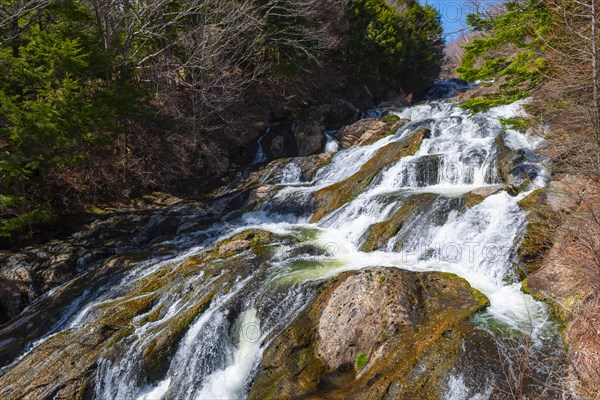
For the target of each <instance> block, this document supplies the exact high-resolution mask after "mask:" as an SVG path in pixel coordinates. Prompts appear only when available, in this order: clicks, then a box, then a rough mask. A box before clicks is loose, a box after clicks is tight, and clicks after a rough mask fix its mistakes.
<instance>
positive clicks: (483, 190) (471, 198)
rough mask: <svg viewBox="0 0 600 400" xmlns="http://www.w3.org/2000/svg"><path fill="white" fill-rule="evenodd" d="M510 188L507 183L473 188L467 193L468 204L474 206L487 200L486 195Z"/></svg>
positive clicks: (469, 206) (468, 206)
mask: <svg viewBox="0 0 600 400" xmlns="http://www.w3.org/2000/svg"><path fill="white" fill-rule="evenodd" d="M508 189H509V188H508V187H507V185H492V186H485V187H480V188H477V189H473V190H471V191H470V192H469V193H466V194H465V198H466V206H467V208H471V207H474V206H476V205H477V204H479V203H481V202H482V201H483V200H485V198H486V197H488V196H491V195H493V194H496V193H498V192H500V191H502V190H508Z"/></svg>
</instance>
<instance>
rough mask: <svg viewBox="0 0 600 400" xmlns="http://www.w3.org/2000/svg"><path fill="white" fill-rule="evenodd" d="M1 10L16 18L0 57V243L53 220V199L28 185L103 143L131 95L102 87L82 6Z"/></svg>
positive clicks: (118, 87) (114, 86) (115, 83)
mask: <svg viewBox="0 0 600 400" xmlns="http://www.w3.org/2000/svg"><path fill="white" fill-rule="evenodd" d="M2 6H3V7H2V9H3V10H4V11H6V10H9V9H10V7H13V11H12V12H11V15H13V14H15V15H19V16H20V18H18V19H16V20H14V19H13V20H12V21H9V22H8V23H6V22H5V23H4V24H3V26H10V29H5V30H3V31H2V33H3V35H2V36H3V37H4V38H5V42H4V47H3V48H1V49H0V64H1V65H2V67H3V68H2V70H3V75H2V76H0V110H1V111H0V147H1V153H0V216H1V217H2V219H1V220H0V236H8V235H9V233H10V232H11V231H13V230H16V229H20V228H23V227H25V226H27V225H28V224H30V223H34V222H40V221H43V220H46V219H48V218H49V217H50V215H51V202H52V198H51V197H52V196H50V195H49V194H48V193H47V192H44V191H42V190H39V189H40V188H39V187H37V189H38V190H31V189H33V187H32V186H30V185H28V182H29V181H30V180H32V179H34V178H35V179H36V180H38V181H40V182H45V181H46V182H47V180H48V179H49V177H50V176H51V175H52V174H53V171H56V170H57V169H60V168H61V167H62V166H65V165H72V164H75V163H78V162H81V161H83V160H84V159H85V157H86V152H87V148H89V147H94V146H101V145H104V144H107V143H109V142H110V141H111V140H112V139H113V133H114V132H116V131H117V130H118V125H119V124H118V121H119V118H120V117H122V116H123V115H124V114H126V113H127V112H128V111H129V110H131V106H130V104H133V103H134V102H133V101H132V96H131V94H132V93H135V91H131V90H129V89H128V88H125V87H123V82H120V81H119V80H106V79H105V77H106V76H107V74H108V75H109V74H110V73H111V72H112V67H111V65H110V62H107V61H106V57H104V56H103V55H102V50H101V49H100V48H99V47H98V40H97V36H96V35H97V32H96V31H94V30H93V29H90V25H89V15H88V14H87V11H86V10H85V8H83V6H82V5H81V3H78V2H75V1H64V2H57V3H44V2H38V3H35V4H34V5H31V3H21V2H14V3H13V2H3V4H2ZM23 10H26V11H23ZM9 19H10V18H9ZM15 22H16V24H15Z"/></svg>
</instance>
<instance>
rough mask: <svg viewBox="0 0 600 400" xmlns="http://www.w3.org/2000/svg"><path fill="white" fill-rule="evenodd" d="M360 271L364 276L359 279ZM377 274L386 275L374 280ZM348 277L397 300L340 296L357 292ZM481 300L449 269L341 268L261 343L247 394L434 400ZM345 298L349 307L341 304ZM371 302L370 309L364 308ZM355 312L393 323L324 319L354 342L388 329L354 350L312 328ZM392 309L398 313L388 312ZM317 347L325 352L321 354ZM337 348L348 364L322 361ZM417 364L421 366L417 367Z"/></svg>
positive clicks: (370, 293)
mask: <svg viewBox="0 0 600 400" xmlns="http://www.w3.org/2000/svg"><path fill="white" fill-rule="evenodd" d="M365 274H366V275H368V276H367V277H366V278H365V279H361V276H364V275H365ZM379 275H385V276H386V279H385V280H383V281H382V280H378V279H376V277H377V276H379ZM351 280H356V283H357V284H360V285H364V284H365V283H366V284H368V285H369V287H368V289H367V290H366V294H363V295H364V296H368V298H370V299H371V298H379V297H381V296H382V295H383V296H384V297H387V296H389V295H392V298H396V299H397V300H400V299H402V300H400V303H399V304H396V303H393V304H388V303H386V302H376V303H375V304H373V302H370V301H367V299H365V300H364V301H363V300H361V299H360V298H359V299H358V300H356V301H354V302H351V304H350V303H347V302H346V301H345V300H344V299H345V297H344V296H348V295H352V293H355V294H354V296H356V295H358V296H360V295H361V294H360V293H356V292H354V291H353V290H352V288H353V285H352V284H351V283H350V281H351ZM340 290H342V292H340ZM344 291H345V292H344ZM346 292H347V293H346ZM344 293H346V294H344ZM386 293H387V294H386ZM340 296H342V297H340ZM373 296H375V297H373ZM398 296H400V297H398ZM405 296H408V297H405ZM332 302H334V303H332ZM334 304H336V305H334ZM488 304H489V301H488V300H487V298H486V297H485V296H484V295H483V294H481V293H480V292H478V291H476V290H475V289H473V288H471V286H470V285H469V284H468V283H467V282H466V281H464V280H463V279H461V278H459V277H457V276H456V275H453V274H446V273H438V272H427V273H415V272H409V271H403V270H399V269H395V268H381V267H377V268H369V269H366V270H361V271H351V272H345V273H342V274H341V275H339V276H338V277H337V278H334V279H333V280H332V281H330V282H328V283H327V284H324V285H323V286H322V288H321V292H320V294H319V295H318V296H317V297H316V298H315V300H313V302H312V303H311V304H310V305H309V306H308V307H307V308H306V309H305V310H304V311H303V312H302V313H301V314H300V315H299V316H298V317H297V318H296V320H294V321H293V322H292V324H291V325H290V327H289V328H288V329H286V330H285V331H284V332H283V333H282V334H280V335H279V336H278V337H277V338H276V339H275V340H274V341H273V342H272V343H271V345H270V346H269V347H268V348H267V350H266V351H265V353H264V356H263V361H262V364H261V368H260V370H259V373H258V375H257V377H256V380H255V382H254V384H253V386H252V388H251V391H250V393H249V397H248V398H249V399H279V398H310V399H322V398H327V399H348V398H353V399H381V398H386V399H387V398H389V399H392V398H426V399H436V400H437V399H441V398H442V396H443V390H444V388H445V385H446V379H447V374H448V373H449V372H450V371H451V370H452V368H453V367H454V365H455V364H456V362H457V358H458V355H459V353H460V350H461V345H462V341H463V338H464V337H465V335H466V334H468V333H469V332H472V331H473V327H472V326H471V325H470V323H469V317H470V316H471V315H473V314H474V313H476V312H477V311H478V310H481V309H482V308H484V307H486V306H487V305H488ZM345 305H346V306H347V307H350V308H351V310H350V309H348V310H345V309H344V307H346V306H345ZM332 307H334V308H333V309H332ZM336 307H341V308H340V309H339V310H338V309H337V308H336ZM356 307H358V309H356ZM371 307H376V308H377V310H375V311H373V312H371V309H370V308H371ZM406 307H408V309H407V308H406ZM394 310H395V311H394ZM402 310H404V311H402ZM411 310H412V311H411ZM357 312H358V313H359V314H361V315H365V316H366V315H370V317H369V318H370V319H372V318H375V319H377V318H378V317H377V316H378V315H379V316H381V318H382V321H381V322H382V323H384V321H386V320H387V319H389V318H391V320H393V321H396V322H395V323H394V325H393V326H390V327H386V328H382V327H380V324H377V326H375V327H374V329H372V330H371V329H369V328H370V327H368V326H364V327H361V326H350V325H347V324H348V323H347V322H341V323H340V324H338V323H337V322H335V321H334V323H331V321H326V322H327V323H326V324H325V326H335V329H336V332H338V331H339V332H346V333H344V335H346V334H353V335H358V337H357V341H356V345H360V343H362V342H364V340H363V339H364V338H362V339H361V336H362V335H367V334H368V335H370V334H371V333H373V332H375V334H376V335H377V336H378V337H379V336H380V335H381V330H382V329H385V332H388V334H387V335H386V338H385V339H384V340H383V339H382V340H373V341H371V342H370V347H369V348H365V349H362V348H361V349H356V352H357V353H353V350H349V349H346V348H339V349H338V350H336V349H335V347H334V348H331V347H329V346H331V345H334V346H335V343H340V342H337V340H336V339H335V338H332V337H330V336H329V335H328V334H327V333H326V332H323V333H322V334H321V333H320V332H321V330H322V329H323V326H322V321H320V320H321V318H324V317H323V315H325V314H327V315H334V316H335V315H338V314H339V315H338V317H336V318H339V319H340V321H346V319H345V318H346V317H345V315H346V313H351V314H352V315H355V313H357ZM395 312H400V314H399V315H397V316H396V315H388V314H389V313H395ZM351 314H348V315H351ZM351 320H353V321H357V320H356V319H352V318H351ZM358 321H360V318H358ZM384 325H385V324H384ZM367 332H369V333H367ZM335 334H336V333H334V332H332V333H331V335H333V336H335ZM323 335H325V336H323ZM366 342H369V340H367V341H366ZM366 342H365V343H366ZM324 349H329V351H331V353H322V351H325V350H324ZM337 351H339V352H346V353H348V354H356V356H355V358H353V359H351V362H350V365H346V364H342V365H330V364H329V361H327V360H330V359H332V357H333V358H334V359H336V360H340V359H339V356H338V355H337V353H336V352H337ZM359 357H362V358H364V365H361V366H360V368H353V366H354V365H353V364H355V363H356V364H358V363H357V362H356V361H357V360H358V359H359ZM341 360H343V358H342V359H341ZM360 364H362V362H361V363H360ZM423 370H425V371H427V372H426V373H425V374H423V373H422V371H423ZM424 395H426V396H428V397H423V396H424Z"/></svg>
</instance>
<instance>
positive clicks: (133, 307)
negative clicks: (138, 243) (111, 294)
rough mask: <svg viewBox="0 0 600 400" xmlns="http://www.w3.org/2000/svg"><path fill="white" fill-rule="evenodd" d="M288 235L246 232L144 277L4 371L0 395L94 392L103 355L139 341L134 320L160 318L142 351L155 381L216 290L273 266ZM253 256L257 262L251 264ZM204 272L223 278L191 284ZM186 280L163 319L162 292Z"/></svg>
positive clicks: (67, 395)
mask: <svg viewBox="0 0 600 400" xmlns="http://www.w3.org/2000/svg"><path fill="white" fill-rule="evenodd" d="M282 240H289V241H294V239H293V238H287V239H284V238H282V237H279V236H277V235H273V234H271V233H269V232H265V231H261V230H249V231H246V232H241V233H239V234H237V235H234V236H232V237H230V238H228V239H226V240H224V241H223V242H221V243H219V244H217V245H216V246H214V247H213V248H212V249H210V250H208V251H205V252H202V253H200V254H198V255H196V256H193V257H189V258H188V259H186V260H184V261H183V262H178V263H174V264H170V265H168V264H166V265H164V266H163V267H162V268H159V269H158V270H156V271H154V272H152V273H150V274H148V275H146V276H144V277H142V278H141V279H140V280H139V281H137V282H135V283H134V284H133V285H132V286H131V288H130V290H129V292H128V293H126V294H125V295H123V296H122V297H120V298H117V299H113V300H111V301H107V302H103V303H100V304H99V305H97V306H96V310H95V313H97V318H96V319H95V320H94V322H93V323H90V324H87V325H84V326H83V327H81V328H73V329H68V330H65V331H62V332H59V333H58V334H56V335H53V336H51V337H49V338H48V339H47V340H46V341H44V342H43V343H41V344H40V345H38V346H36V347H35V348H34V349H33V350H32V351H31V352H30V353H28V354H27V355H26V356H25V357H24V358H23V359H21V360H20V361H19V363H17V364H16V365H15V366H13V367H12V368H10V369H8V370H7V371H6V372H5V373H4V375H2V376H0V398H2V399H7V400H9V399H15V400H16V399H44V398H61V399H62V398H65V399H67V398H69V399H70V398H82V397H83V398H85V396H87V395H89V390H90V389H89V388H90V382H93V379H94V375H95V370H96V367H97V363H98V360H99V359H100V358H103V359H109V360H110V359H113V358H115V359H118V358H119V357H120V355H121V354H122V353H123V352H125V351H126V350H127V349H128V346H130V345H131V343H132V342H133V341H134V340H136V336H135V335H134V332H135V331H136V325H135V323H134V320H137V322H138V323H139V322H143V321H144V322H148V321H161V323H160V324H158V325H156V326H153V327H152V328H151V329H152V337H153V338H154V339H153V340H152V341H150V342H149V343H148V346H147V347H145V348H144V349H143V352H142V355H141V358H142V361H143V366H144V367H145V368H146V372H147V378H148V379H149V380H150V381H152V380H157V379H160V378H161V377H162V376H163V375H164V372H165V371H166V370H167V368H168V365H169V362H170V359H171V358H172V356H173V354H174V352H175V350H176V348H177V344H178V342H179V341H180V340H181V338H182V337H183V336H184V334H185V332H186V331H187V329H188V327H189V326H190V324H191V323H192V322H193V321H194V320H195V319H196V318H197V317H198V316H199V315H200V314H201V313H202V312H203V311H204V310H205V309H206V308H207V307H208V306H209V304H210V302H211V300H212V298H213V296H214V295H215V294H216V293H217V292H221V293H225V294H226V293H228V292H229V291H230V290H231V289H232V288H233V287H234V286H235V284H236V279H234V278H235V276H237V275H240V276H249V275H250V274H251V273H252V272H255V271H256V269H262V270H263V271H264V270H266V268H268V265H269V264H268V263H267V262H266V261H267V260H268V258H269V257H270V251H271V250H270V246H271V245H272V244H273V243H274V242H275V243H276V242H277V241H282ZM232 243H233V244H235V245H233V246H232V245H231V244H232ZM249 258H251V259H252V262H248V259H249ZM119 265H121V266H123V265H125V263H123V262H122V263H120V264H119ZM201 273H203V274H204V275H203V276H206V277H216V278H217V279H215V280H214V281H213V284H212V286H210V287H206V286H205V285H198V286H191V287H190V286H189V285H187V284H186V282H187V281H186V279H185V277H186V276H189V275H199V274H201ZM85 282H87V281H84V280H82V281H81V282H79V281H78V280H75V281H74V283H73V285H75V286H74V287H73V288H71V289H72V290H73V291H74V293H78V290H81V287H80V286H82V284H84V283H85ZM182 285H186V286H185V288H186V290H188V292H187V293H186V295H184V296H183V297H182V298H181V300H180V301H181V302H182V304H186V305H187V306H188V307H186V308H185V311H183V312H182V313H180V314H177V315H175V316H173V317H171V318H170V319H168V320H165V321H162V320H161V317H163V316H164V315H165V313H166V312H167V310H166V309H165V308H163V307H162V306H161V305H160V303H159V302H158V299H159V296H160V295H161V294H163V293H165V292H168V291H174V290H182ZM65 287H68V285H66V286H65ZM69 298H70V297H69ZM25 326H26V325H25ZM150 381H148V382H138V383H139V384H144V383H151V382H150ZM86 393H87V394H86Z"/></svg>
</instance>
